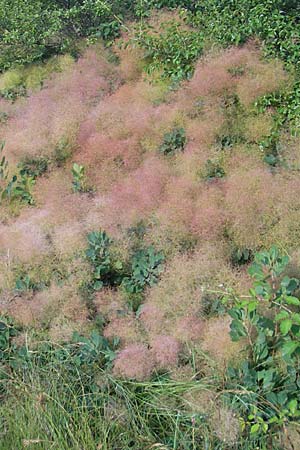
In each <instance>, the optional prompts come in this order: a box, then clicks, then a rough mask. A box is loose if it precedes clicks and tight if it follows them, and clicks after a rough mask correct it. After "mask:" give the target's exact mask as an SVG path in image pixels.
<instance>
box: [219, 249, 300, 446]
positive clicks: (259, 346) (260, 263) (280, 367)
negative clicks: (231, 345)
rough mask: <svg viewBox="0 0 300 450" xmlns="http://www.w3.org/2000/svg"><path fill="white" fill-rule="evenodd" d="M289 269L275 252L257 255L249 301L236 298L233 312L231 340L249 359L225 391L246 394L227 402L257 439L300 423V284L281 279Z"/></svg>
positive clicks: (233, 373) (234, 373) (235, 370)
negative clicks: (241, 346)
mask: <svg viewBox="0 0 300 450" xmlns="http://www.w3.org/2000/svg"><path fill="white" fill-rule="evenodd" d="M288 263H289V258H288V256H286V255H283V254H281V253H280V251H279V250H278V249H277V248H276V247H272V248H271V249H270V251H269V252H267V251H264V252H261V253H258V254H256V255H255V258H254V263H253V264H252V266H251V267H250V269H249V273H250V275H251V276H252V277H253V278H254V286H253V288H252V289H250V292H249V296H245V297H243V298H239V297H235V298H233V299H232V300H231V308H230V309H229V314H230V316H231V317H232V322H231V332H230V334H231V337H232V340H233V341H238V340H241V339H242V340H243V341H245V342H246V343H247V346H248V352H249V357H248V359H247V360H243V361H242V362H241V363H240V364H239V365H238V366H237V367H235V368H230V369H229V371H228V385H227V388H228V389H229V390H230V389H233V386H235V387H237V386H239V387H240V388H242V390H241V391H240V394H239V395H238V396H235V395H231V396H230V395H229V397H231V401H234V402H235V403H236V404H238V407H239V410H240V412H241V414H242V417H243V420H242V423H243V428H244V431H245V432H247V433H250V436H254V437H255V436H262V435H268V433H270V432H272V431H273V430H275V431H276V430H278V429H279V428H280V427H282V426H284V424H285V423H287V422H288V421H290V420H291V421H298V420H299V417H300V409H299V406H298V405H299V401H300V395H299V386H298V383H299V382H298V380H299V375H300V372H299V355H300V314H299V312H298V311H299V306H300V300H299V298H298V296H296V293H297V291H298V288H299V285H300V282H299V280H298V279H296V278H290V277H288V276H283V273H284V271H285V269H286V267H287V265H288Z"/></svg>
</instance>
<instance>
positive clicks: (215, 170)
mask: <svg viewBox="0 0 300 450" xmlns="http://www.w3.org/2000/svg"><path fill="white" fill-rule="evenodd" d="M224 176H225V170H224V169H223V167H222V166H221V164H220V162H219V161H218V160H212V159H208V160H207V161H206V163H205V170H204V178H205V179H206V180H214V179H217V178H223V177H224Z"/></svg>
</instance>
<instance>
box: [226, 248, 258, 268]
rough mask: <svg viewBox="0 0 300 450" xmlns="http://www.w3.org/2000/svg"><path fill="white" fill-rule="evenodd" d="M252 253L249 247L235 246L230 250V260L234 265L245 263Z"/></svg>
mask: <svg viewBox="0 0 300 450" xmlns="http://www.w3.org/2000/svg"><path fill="white" fill-rule="evenodd" d="M252 257H253V254H252V251H251V250H250V249H249V248H239V247H235V248H234V249H233V250H232V252H231V262H232V264H233V265H234V266H241V265H243V264H247V263H249V262H250V261H251V260H252Z"/></svg>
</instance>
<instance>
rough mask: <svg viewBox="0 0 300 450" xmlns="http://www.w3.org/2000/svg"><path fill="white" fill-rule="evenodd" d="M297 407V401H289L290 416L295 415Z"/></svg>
mask: <svg viewBox="0 0 300 450" xmlns="http://www.w3.org/2000/svg"><path fill="white" fill-rule="evenodd" d="M297 406H298V401H297V399H295V398H294V399H293V400H291V401H290V402H289V404H288V408H289V410H290V411H291V413H292V414H295V413H296V410H297Z"/></svg>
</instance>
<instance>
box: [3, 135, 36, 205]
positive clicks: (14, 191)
mask: <svg viewBox="0 0 300 450" xmlns="http://www.w3.org/2000/svg"><path fill="white" fill-rule="evenodd" d="M3 149H4V143H2V144H1V145H0V156H1V153H2V152H3ZM34 185H35V178H34V177H31V176H28V174H27V173H26V171H25V170H23V169H21V170H20V171H19V173H18V174H17V175H13V176H12V178H11V179H10V178H9V170H8V161H7V160H6V158H5V156H4V155H3V156H2V158H1V161H0V199H1V200H7V201H8V202H9V203H11V202H13V201H14V200H17V201H20V202H21V203H25V204H28V205H33V204H34V199H33V196H32V189H33V186H34Z"/></svg>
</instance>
